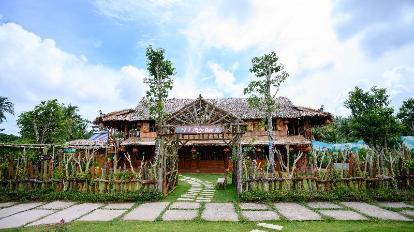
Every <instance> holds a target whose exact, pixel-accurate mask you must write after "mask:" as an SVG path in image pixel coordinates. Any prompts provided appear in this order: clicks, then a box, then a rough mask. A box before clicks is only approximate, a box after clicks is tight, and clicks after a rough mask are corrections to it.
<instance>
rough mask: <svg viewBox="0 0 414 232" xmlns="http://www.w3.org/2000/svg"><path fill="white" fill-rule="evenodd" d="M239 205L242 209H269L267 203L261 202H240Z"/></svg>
mask: <svg viewBox="0 0 414 232" xmlns="http://www.w3.org/2000/svg"><path fill="white" fill-rule="evenodd" d="M239 207H240V209H255V210H263V209H269V207H268V206H267V205H265V204H261V203H240V204H239Z"/></svg>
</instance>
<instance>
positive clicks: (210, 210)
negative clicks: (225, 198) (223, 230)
mask: <svg viewBox="0 0 414 232" xmlns="http://www.w3.org/2000/svg"><path fill="white" fill-rule="evenodd" d="M201 217H202V218H203V219H204V220H207V221H238V217H237V214H236V211H235V210H234V205H233V204H232V203H207V204H206V208H205V209H204V211H203V213H202V215H201Z"/></svg>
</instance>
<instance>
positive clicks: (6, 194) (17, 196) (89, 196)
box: [0, 189, 162, 202]
mask: <svg viewBox="0 0 414 232" xmlns="http://www.w3.org/2000/svg"><path fill="white" fill-rule="evenodd" d="M160 199H162V195H161V194H160V193H158V192H147V191H141V192H124V193H120V192H117V193H83V192H55V191H53V190H52V189H41V190H33V191H4V190H1V191H0V201H54V200H70V201H78V202H117V201H122V202H126V201H131V202H145V201H157V200H160Z"/></svg>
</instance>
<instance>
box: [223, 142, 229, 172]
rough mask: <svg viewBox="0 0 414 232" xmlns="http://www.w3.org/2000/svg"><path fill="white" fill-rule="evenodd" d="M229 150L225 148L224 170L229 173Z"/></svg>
mask: <svg viewBox="0 0 414 232" xmlns="http://www.w3.org/2000/svg"><path fill="white" fill-rule="evenodd" d="M229 151H230V150H229V148H228V147H225V148H224V149H223V152H224V169H225V171H226V172H227V171H228V170H229Z"/></svg>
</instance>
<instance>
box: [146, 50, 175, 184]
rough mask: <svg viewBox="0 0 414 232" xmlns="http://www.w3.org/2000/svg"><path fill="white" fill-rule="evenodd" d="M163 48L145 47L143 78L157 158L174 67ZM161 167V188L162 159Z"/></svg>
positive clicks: (160, 182)
mask: <svg viewBox="0 0 414 232" xmlns="http://www.w3.org/2000/svg"><path fill="white" fill-rule="evenodd" d="M164 53H165V50H164V49H161V48H159V49H153V48H152V46H149V47H148V48H147V52H146V56H147V70H148V73H149V77H148V78H146V79H145V82H146V83H147V84H148V87H149V90H148V91H147V92H146V98H147V99H146V100H147V101H146V103H147V106H148V108H149V112H150V117H151V119H153V120H154V121H155V125H156V127H157V138H156V139H155V156H156V158H157V159H158V158H159V157H160V152H161V137H160V133H161V129H162V126H163V125H164V119H165V117H166V114H167V113H166V112H165V110H164V102H165V101H166V100H167V98H168V93H169V91H170V90H171V89H172V87H173V80H172V75H174V73H175V68H174V67H173V65H172V62H171V61H169V60H167V59H166V58H165V55H164ZM160 162H161V163H160V164H161V167H160V168H158V177H159V178H158V188H159V189H160V190H161V189H162V178H161V176H162V172H163V163H164V162H163V161H161V160H160Z"/></svg>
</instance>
